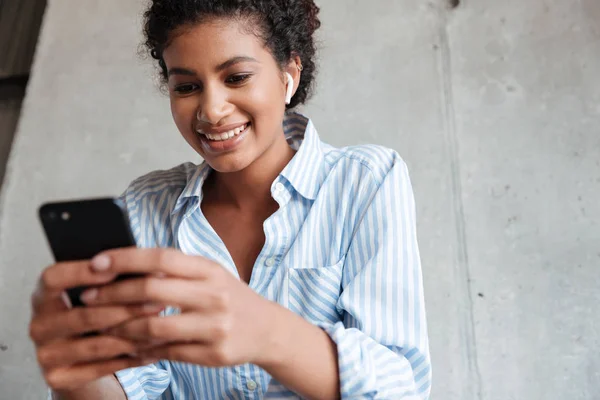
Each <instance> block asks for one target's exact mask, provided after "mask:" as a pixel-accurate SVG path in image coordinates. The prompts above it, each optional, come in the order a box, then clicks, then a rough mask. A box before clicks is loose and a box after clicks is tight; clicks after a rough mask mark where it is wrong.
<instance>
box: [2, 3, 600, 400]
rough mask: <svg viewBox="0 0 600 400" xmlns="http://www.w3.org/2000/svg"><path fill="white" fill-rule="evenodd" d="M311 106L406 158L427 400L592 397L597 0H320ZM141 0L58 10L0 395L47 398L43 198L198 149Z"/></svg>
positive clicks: (24, 164)
mask: <svg viewBox="0 0 600 400" xmlns="http://www.w3.org/2000/svg"><path fill="white" fill-rule="evenodd" d="M320 4H321V6H322V11H323V12H322V18H323V31H322V33H321V38H322V51H321V73H320V75H319V81H318V90H317V95H316V97H315V98H314V99H313V100H312V101H311V103H310V105H309V106H308V107H307V109H306V113H307V114H309V115H310V116H311V117H312V118H313V119H314V120H315V123H316V126H317V127H318V129H319V130H320V132H321V134H322V136H323V137H324V139H325V140H327V141H329V142H331V143H333V144H336V145H343V144H355V143H364V142H375V143H380V144H384V145H387V146H390V147H393V148H395V149H397V150H398V151H399V152H400V153H401V154H402V155H403V157H404V158H405V159H406V161H407V162H408V164H409V166H410V168H411V171H412V178H413V183H414V187H415V192H416V198H417V204H418V213H419V215H418V221H419V236H420V243H421V251H422V258H423V270H424V275H425V286H426V300H427V309H428V319H429V326H430V336H431V350H432V355H433V362H434V389H433V394H432V398H433V399H436V400H437V399H443V400H446V399H448V400H475V399H477V400H479V399H485V400H508V399H572V400H580V399H581V400H583V399H596V398H599V396H600V395H599V393H600V372H599V371H600V361H598V360H599V359H600V339H599V336H598V332H600V226H599V224H600V201H599V199H600V132H599V130H600V128H599V127H600V80H599V79H597V76H596V74H597V73H598V71H600V22H599V21H600V2H598V1H597V0H579V1H570V2H562V1H558V0H546V1H542V0H539V1H529V2H522V1H519V0H505V1H502V2H498V1H494V0H480V1H478V2H471V1H463V3H462V4H461V5H460V6H459V7H458V8H456V9H454V10H449V9H448V8H447V6H446V4H445V0H438V2H433V1H429V2H427V1H418V2H417V1H408V0H386V1H384V0H379V1H371V2H366V1H355V0H352V1H350V0H326V1H320ZM140 7H141V3H140V1H135V2H132V1H127V2H124V1H120V0H85V1H78V2H76V3H74V2H73V1H68V0H53V1H50V2H49V7H48V11H47V15H46V19H45V23H44V27H43V32H42V36H41V43H40V46H39V50H38V53H37V56H36V60H35V65H34V72H33V78H32V81H31V83H30V86H29V90H28V95H27V98H26V101H25V104H24V111H23V116H22V120H21V123H20V128H19V130H18V132H17V135H16V139H15V143H14V147H13V151H12V154H11V158H10V163H9V168H8V172H7V180H6V183H5V185H4V187H3V189H2V201H1V208H0V213H1V214H0V217H1V218H0V296H1V297H0V298H1V301H0V324H1V325H0V387H1V388H2V391H1V392H0V398H2V399H4V398H6V399H33V398H40V396H41V393H42V392H43V386H42V382H41V380H40V378H39V374H38V372H37V369H36V366H35V360H34V356H33V352H32V348H31V345H30V344H29V342H28V340H27V335H26V326H27V321H28V316H29V309H28V307H29V306H28V297H29V294H30V292H31V290H32V287H33V284H34V281H35V279H36V278H37V275H38V273H39V271H40V270H41V269H42V268H43V267H44V266H45V265H46V264H48V263H50V262H51V257H50V253H49V251H48V249H47V247H46V244H45V242H44V238H43V236H42V233H41V230H40V228H39V226H38V223H37V220H36V218H35V211H36V207H37V205H38V204H39V203H40V202H42V201H44V200H48V199H57V198H65V197H79V196H91V195H103V194H116V193H119V192H120V191H121V190H122V189H123V188H124V187H125V185H126V184H127V183H128V181H130V180H131V179H133V178H134V177H136V176H138V175H140V174H142V173H144V172H146V171H148V170H151V169H156V168H166V167H169V166H171V165H174V164H176V163H179V162H181V161H183V160H189V159H192V160H195V159H196V157H195V156H194V154H192V153H191V151H190V150H188V149H187V148H186V145H185V143H184V141H183V140H182V139H180V138H179V136H178V133H177V131H176V128H175V127H174V125H173V123H172V122H171V119H170V115H169V107H168V101H167V99H166V98H164V97H161V95H160V94H159V93H158V91H157V90H156V88H155V86H153V83H152V78H151V76H152V68H151V67H150V66H149V65H148V64H146V63H143V62H140V61H139V60H138V59H137V58H136V55H135V52H136V46H137V43H138V41H139V40H140V37H139V23H140V18H139V14H140Z"/></svg>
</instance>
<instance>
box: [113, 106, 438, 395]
mask: <svg viewBox="0 0 600 400" xmlns="http://www.w3.org/2000/svg"><path fill="white" fill-rule="evenodd" d="M284 131H285V134H286V137H287V139H288V142H289V143H290V146H291V147H292V148H294V149H296V150H298V151H297V153H296V154H295V156H294V158H293V159H292V160H291V161H290V163H289V164H288V165H287V166H286V167H285V169H284V170H283V171H282V172H281V174H279V176H278V177H277V178H276V179H275V181H274V182H273V184H272V186H271V192H272V195H273V198H274V199H275V200H276V201H277V203H279V206H280V208H279V210H278V211H277V212H275V214H273V215H272V216H271V217H270V218H268V219H267V220H266V221H265V223H264V229H265V236H266V241H265V245H264V248H263V250H262V252H261V253H260V255H259V256H258V259H257V260H256V263H255V266H254V269H253V271H252V277H251V280H250V287H251V288H252V289H253V290H255V291H256V292H257V293H259V294H260V295H262V296H264V297H265V298H267V299H269V300H271V301H274V302H277V303H279V304H280V305H281V306H283V307H286V308H288V309H290V310H291V311H293V312H295V313H296V314H299V315H301V316H302V317H304V318H305V319H306V320H307V321H309V322H311V323H313V324H315V325H317V326H319V327H321V328H322V329H324V330H325V331H326V332H327V333H328V334H329V335H330V336H331V338H332V339H333V341H335V343H336V344H337V349H338V357H339V373H340V384H341V394H342V398H343V399H349V398H352V399H411V400H416V399H419V400H422V399H427V398H428V397H429V392H430V387H431V365H430V357H429V346H428V338H427V325H426V320H425V309H424V300H423V284H422V276H421V265H420V259H419V250H418V246H417V235H416V230H415V205H414V199H413V193H412V188H411V184H410V179H409V176H408V172H407V168H406V164H405V163H404V162H403V161H402V160H401V158H400V157H399V156H398V154H397V153H396V152H394V151H392V150H389V149H386V148H383V147H379V146H356V147H348V148H343V149H337V148H334V147H331V146H329V145H326V144H324V143H322V142H321V141H320V139H319V136H318V134H317V132H316V130H315V128H314V126H313V124H312V122H311V121H310V120H308V119H307V118H305V117H303V116H301V115H299V114H289V115H287V116H286V119H285V122H284ZM209 172H210V167H209V166H208V165H207V164H206V163H203V164H201V165H199V166H197V165H194V164H191V163H186V164H182V165H180V166H178V167H175V168H173V169H171V170H168V171H155V172H152V173H150V174H148V175H146V176H143V177H141V178H139V179H137V180H135V181H134V182H133V183H132V184H131V186H130V187H129V188H128V189H127V191H126V192H125V193H124V195H123V199H124V201H125V203H126V206H127V211H128V213H129V218H130V220H131V225H132V229H133V231H134V235H135V237H136V240H137V242H138V245H139V246H140V247H175V248H178V249H180V250H181V251H183V252H184V253H186V254H194V255H200V256H204V257H206V258H209V259H212V260H214V261H216V262H218V263H220V264H221V265H222V266H223V267H224V268H226V269H228V270H229V271H231V273H233V274H235V275H236V276H238V272H237V269H236V267H235V265H234V263H233V260H232V258H231V256H230V255H229V253H228V251H227V249H226V247H225V245H224V244H223V242H222V241H221V240H220V239H219V237H218V236H217V234H216V233H215V231H214V230H213V229H212V228H211V226H210V225H209V223H208V221H207V220H206V218H205V217H204V216H203V214H202V211H201V208H200V203H201V201H202V185H203V183H204V180H205V179H206V177H207V175H208V173H209ZM175 312H176V310H171V309H169V310H167V311H166V314H167V315H169V314H172V313H175ZM293 345H294V344H293V343H290V346H293ZM116 375H117V378H118V379H119V381H120V383H121V385H122V386H123V388H124V390H125V392H126V394H127V396H128V398H129V399H136V400H138V399H140V400H141V399H158V398H160V399H182V400H190V399H214V400H220V399H248V400H250V399H263V398H265V399H284V398H285V399H290V398H298V396H297V395H296V394H294V393H293V392H291V391H289V390H288V389H286V388H285V387H284V386H283V385H281V384H280V383H278V382H276V381H275V380H274V379H272V378H271V377H270V376H269V374H267V373H266V372H265V371H264V370H262V369H260V368H258V367H256V366H254V365H250V364H248V365H240V366H236V367H232V368H206V367H202V366H198V365H191V364H186V363H180V362H173V361H167V360H163V361H160V362H158V363H156V364H153V365H149V366H144V367H140V368H133V369H128V370H124V371H120V372H118V373H117V374H116Z"/></svg>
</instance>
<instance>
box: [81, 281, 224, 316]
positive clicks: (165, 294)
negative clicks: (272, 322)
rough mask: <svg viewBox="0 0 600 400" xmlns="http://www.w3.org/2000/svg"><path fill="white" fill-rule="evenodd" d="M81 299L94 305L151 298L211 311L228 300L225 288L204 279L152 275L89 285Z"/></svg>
mask: <svg viewBox="0 0 600 400" xmlns="http://www.w3.org/2000/svg"><path fill="white" fill-rule="evenodd" d="M81 299H82V300H83V301H84V302H85V303H86V304H88V305H95V306H96V305H108V304H140V303H148V302H152V303H158V304H168V305H170V306H173V307H178V308H183V309H197V310H205V311H211V312H219V311H223V310H225V309H226V308H227V306H228V303H229V296H228V295H227V292H226V291H224V290H219V288H218V287H215V286H210V285H209V284H208V283H206V282H205V281H200V280H184V279H170V278H157V277H153V276H147V277H145V278H137V279H130V280H126V281H121V282H115V283H113V284H109V285H106V286H103V287H100V288H93V289H88V290H87V291H85V292H84V293H83V294H82V296H81Z"/></svg>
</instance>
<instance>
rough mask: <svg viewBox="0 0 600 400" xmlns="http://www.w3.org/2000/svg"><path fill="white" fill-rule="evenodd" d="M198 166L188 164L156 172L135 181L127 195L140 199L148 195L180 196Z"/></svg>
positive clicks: (129, 187) (130, 185) (128, 189)
mask: <svg viewBox="0 0 600 400" xmlns="http://www.w3.org/2000/svg"><path fill="white" fill-rule="evenodd" d="M197 169H198V165H196V164H193V163H191V162H186V163H183V164H180V165H177V166H175V167H173V168H170V169H166V170H155V171H151V172H149V173H147V174H144V175H142V176H140V177H138V178H136V179H134V180H133V181H132V182H131V183H130V184H129V186H128V188H127V190H126V194H127V196H128V197H130V198H135V199H139V198H142V197H145V196H148V195H157V194H161V195H168V194H172V195H177V196H178V195H179V194H180V193H181V191H182V190H183V189H184V187H185V186H186V185H187V183H188V181H189V179H190V178H191V176H192V175H193V174H194V173H195V172H196V171H197Z"/></svg>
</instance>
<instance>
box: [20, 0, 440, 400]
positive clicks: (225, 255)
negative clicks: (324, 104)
mask: <svg viewBox="0 0 600 400" xmlns="http://www.w3.org/2000/svg"><path fill="white" fill-rule="evenodd" d="M318 11H319V9H318V7H317V6H316V5H315V4H314V3H313V1H312V0H154V1H152V2H151V4H150V6H149V8H148V10H147V11H146V13H145V35H146V46H147V47H148V50H149V52H150V54H151V55H152V57H153V58H155V59H156V60H157V61H158V65H159V68H160V72H161V74H162V77H163V78H164V82H165V84H166V86H168V91H169V94H170V100H171V110H172V114H173V118H174V121H175V124H176V125H177V128H178V129H179V131H180V132H181V135H182V136H183V138H184V139H185V140H186V141H187V142H188V143H189V145H190V146H191V147H192V148H193V149H195V150H196V151H197V152H198V154H199V155H200V156H202V157H203V158H204V162H203V163H202V164H200V165H194V164H191V163H186V164H182V165H180V166H178V167H175V168H173V169H171V170H168V171H156V172H152V173H150V174H148V175H146V176H144V177H142V178H139V179H137V180H135V181H134V182H133V183H132V184H131V186H130V187H129V188H128V189H127V191H126V192H125V193H124V195H123V200H124V203H125V205H126V208H127V212H128V215H129V218H130V221H131V225H132V229H133V231H134V234H135V236H136V239H137V242H138V245H139V246H138V248H129V249H122V250H114V251H107V252H105V253H103V254H99V255H98V256H97V257H95V258H94V259H93V260H87V261H81V262H69V263H58V264H56V265H53V266H50V267H49V268H47V269H46V270H45V271H44V273H43V274H42V277H41V279H40V285H39V288H38V289H37V291H36V292H35V293H34V295H33V305H34V313H33V317H32V321H31V337H32V339H33V341H34V342H35V345H36V349H37V356H38V359H39V364H40V366H41V368H42V370H43V373H44V377H45V379H46V381H47V382H48V384H49V386H50V387H51V388H52V389H53V390H54V392H53V393H54V395H55V396H57V397H59V398H65V399H86V400H90V399H92V400H93V399H111V400H112V399H119V398H121V399H124V398H129V399H156V398H174V399H186V400H187V399H215V400H216V399H261V398H269V399H276V398H309V399H335V398H343V399H349V398H352V399H367V398H368V399H427V398H428V397H429V392H430V385H431V383H430V378H431V367H430V358H429V349H428V340H427V330H426V320H425V310H424V301H423V288H422V280H421V269H420V261H419V252H418V247H417V238H416V232H415V210H414V201H413V195H412V190H411V186H410V181H409V177H408V173H407V169H406V165H405V164H404V162H403V161H402V160H401V159H400V157H399V156H398V155H397V154H396V153H395V152H394V151H392V150H389V149H386V148H382V147H378V146H356V147H349V148H343V149H337V148H333V147H331V146H329V145H326V144H324V143H323V142H321V140H320V138H319V136H318V134H317V131H316V129H315V127H314V126H313V124H312V122H311V121H310V120H309V119H307V118H305V117H304V116H301V115H299V114H294V113H292V112H290V110H291V109H293V108H294V107H296V106H297V105H298V104H301V103H304V102H305V100H306V99H307V97H308V95H309V91H310V88H311V84H312V82H313V79H314V74H315V61H314V57H315V46H314V42H313V34H314V32H315V30H316V29H317V28H318V27H319V25H320V22H319V20H318V18H317V14H318ZM132 272H136V273H143V274H145V275H144V276H145V277H144V278H138V279H132V280H127V281H121V282H117V283H115V282H113V279H114V278H115V276H116V275H117V274H121V273H132ZM80 285H91V286H93V287H95V289H89V290H88V291H87V292H85V293H84V294H83V295H82V299H83V301H84V302H85V303H86V304H87V305H88V306H87V307H85V308H78V309H69V308H68V307H67V306H66V305H65V304H64V302H63V301H62V300H61V299H62V293H63V291H64V290H65V289H66V288H69V287H74V286H80ZM159 312H160V313H161V315H158V313H159ZM92 331H100V332H101V334H99V335H96V336H89V335H87V336H82V333H86V332H92ZM123 355H126V356H123Z"/></svg>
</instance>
